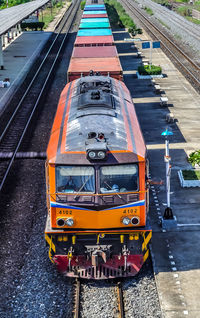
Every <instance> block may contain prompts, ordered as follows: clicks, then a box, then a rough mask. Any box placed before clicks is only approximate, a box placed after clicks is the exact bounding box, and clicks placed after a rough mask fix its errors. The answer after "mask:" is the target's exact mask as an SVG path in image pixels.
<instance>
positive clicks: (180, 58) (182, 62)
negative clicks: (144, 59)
mask: <svg viewBox="0 0 200 318" xmlns="http://www.w3.org/2000/svg"><path fill="white" fill-rule="evenodd" d="M120 2H121V3H122V5H123V6H124V8H125V9H126V10H127V11H128V12H129V15H130V16H132V17H137V19H138V20H140V21H141V23H142V25H143V26H144V27H145V28H146V29H147V32H148V33H150V34H152V36H153V38H154V39H156V40H159V41H160V42H161V48H162V49H163V50H164V51H165V52H166V53H167V55H168V56H169V57H170V59H171V60H172V61H173V62H174V64H175V65H176V66H177V67H178V68H179V70H180V71H181V72H182V73H183V74H184V76H185V77H186V78H187V79H188V80H189V81H190V82H191V84H192V85H193V86H194V87H195V88H196V89H197V90H198V91H200V66H199V65H197V64H196V63H195V62H194V61H193V60H192V59H191V58H189V57H188V56H187V54H185V53H184V52H183V50H182V49H180V48H179V47H178V46H177V45H176V44H174V43H173V42H172V41H171V40H170V39H169V38H168V36H166V35H165V34H164V33H163V32H162V31H161V30H159V29H158V28H157V27H156V26H155V25H154V24H153V23H152V22H151V21H150V19H149V18H147V17H146V16H145V15H144V14H143V12H142V11H141V10H140V9H139V8H138V7H137V5H135V4H134V3H133V2H132V1H130V0H126V1H124V0H120ZM199 40H200V37H199Z"/></svg>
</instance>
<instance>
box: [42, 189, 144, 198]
mask: <svg viewBox="0 0 200 318" xmlns="http://www.w3.org/2000/svg"><path fill="white" fill-rule="evenodd" d="M147 191H148V190H144V191H137V192H113V193H89V192H86V193H79V194H78V195H80V196H84V195H91V196H105V195H118V194H139V193H146V192H147ZM47 195H50V196H51V197H52V196H53V195H73V196H77V192H74V193H64V192H55V193H49V192H47Z"/></svg>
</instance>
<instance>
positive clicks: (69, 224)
mask: <svg viewBox="0 0 200 318" xmlns="http://www.w3.org/2000/svg"><path fill="white" fill-rule="evenodd" d="M65 224H66V225H68V226H73V225H74V220H73V219H72V218H68V219H66V220H65Z"/></svg>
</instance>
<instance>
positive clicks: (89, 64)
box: [68, 57, 123, 82]
mask: <svg viewBox="0 0 200 318" xmlns="http://www.w3.org/2000/svg"><path fill="white" fill-rule="evenodd" d="M91 70H93V71H94V72H100V73H101V75H104V76H107V75H108V74H109V75H110V76H111V77H114V78H116V79H118V80H122V79H123V73H122V68H121V64H120V60H119V58H118V57H108V58H106V59H105V58H72V59H71V61H70V64H69V68H68V82H71V81H73V80H75V79H77V78H80V77H81V75H83V76H86V75H89V73H90V71H91Z"/></svg>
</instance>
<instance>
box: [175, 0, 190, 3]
mask: <svg viewBox="0 0 200 318" xmlns="http://www.w3.org/2000/svg"><path fill="white" fill-rule="evenodd" d="M174 2H177V3H188V2H189V0H175V1H174Z"/></svg>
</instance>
